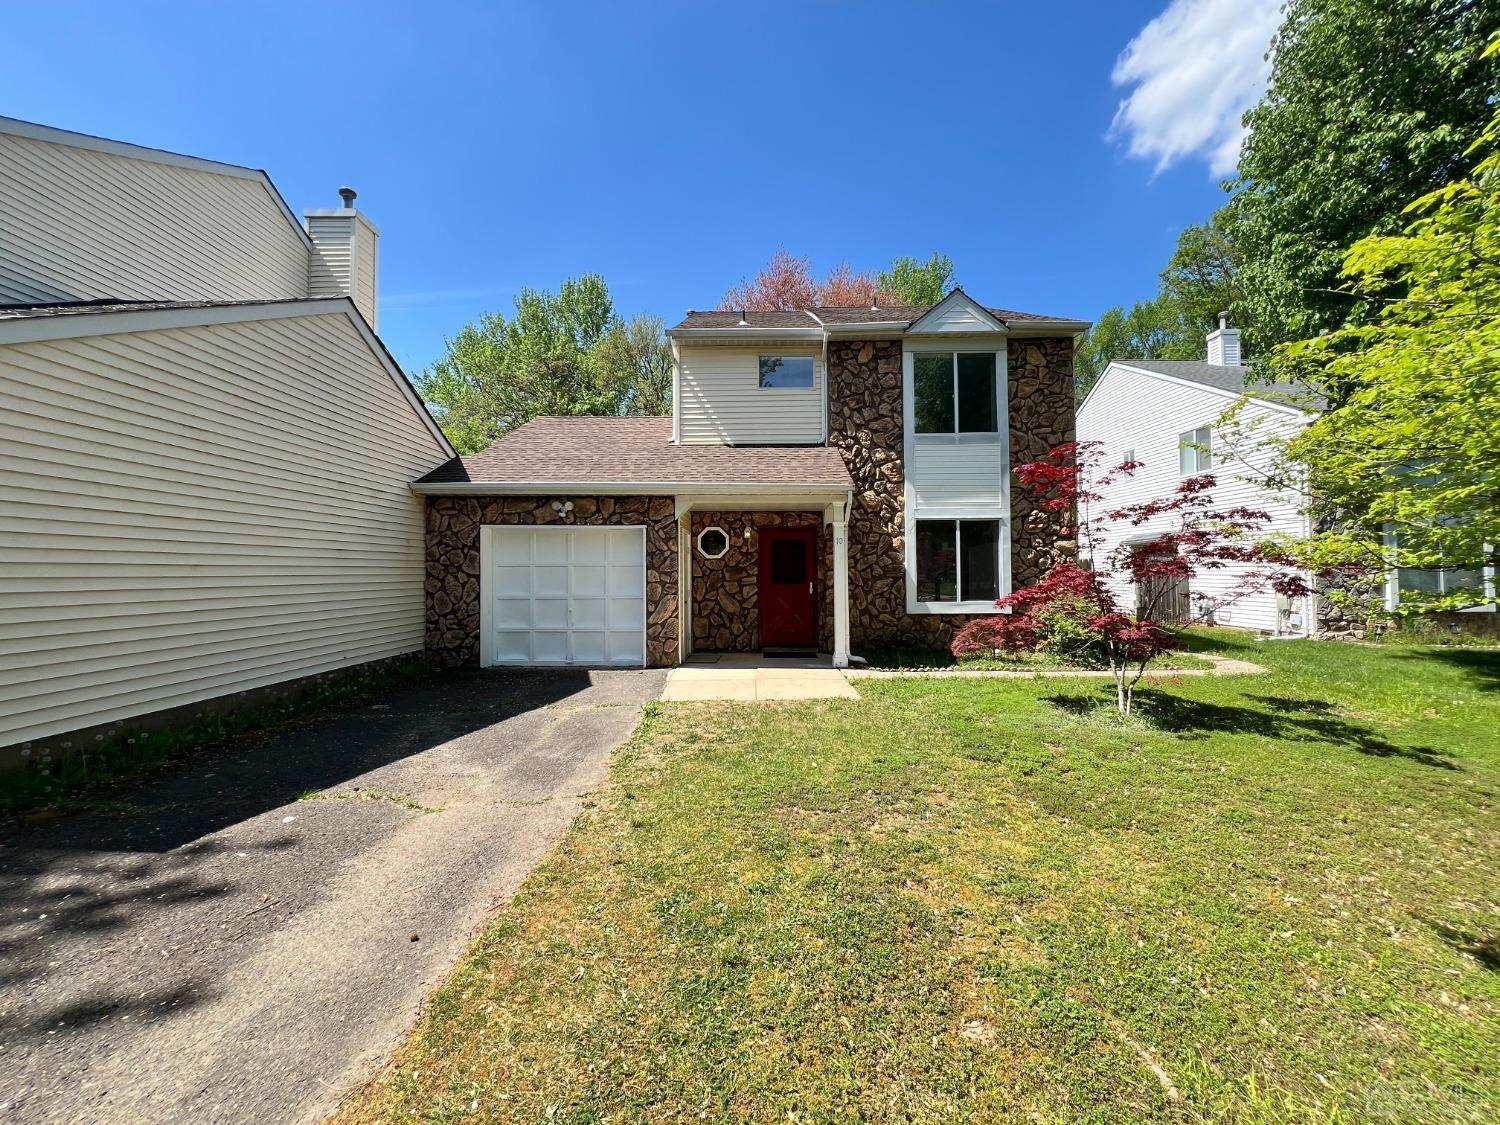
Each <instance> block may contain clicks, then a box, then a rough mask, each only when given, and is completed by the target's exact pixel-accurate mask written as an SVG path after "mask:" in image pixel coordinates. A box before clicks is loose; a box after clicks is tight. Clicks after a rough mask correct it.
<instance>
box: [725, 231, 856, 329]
mask: <svg viewBox="0 0 1500 1125" xmlns="http://www.w3.org/2000/svg"><path fill="white" fill-rule="evenodd" d="M880 299H881V293H880V280H879V278H877V277H876V276H875V275H874V274H873V273H855V272H854V267H853V266H851V265H850V264H849V263H848V262H847V261H843V262H840V263H839V264H838V265H837V266H835V267H834V269H833V272H831V273H830V274H829V275H828V276H827V277H826V278H824V279H823V280H822V281H819V280H818V279H817V277H816V276H814V274H813V268H812V259H811V258H799V257H797V256H796V255H794V254H792V253H791V252H790V251H788V250H787V248H786V247H785V246H782V247H780V248H778V249H777V251H776V252H775V253H774V254H772V255H771V260H770V261H769V262H768V263H766V265H765V266H763V267H762V268H761V270H760V272H759V273H757V274H756V275H755V276H754V277H749V278H745V279H743V280H741V281H740V283H739V284H738V285H732V286H730V287H729V292H727V293H725V294H724V300H723V301H722V302H721V304H720V306H719V307H720V308H724V309H733V310H736V311H738V310H742V309H748V310H757V311H760V312H770V311H778V310H779V311H793V312H795V311H797V310H799V309H810V308H817V307H818V306H820V305H871V304H875V303H877V302H879V301H880ZM809 323H811V322H809Z"/></svg>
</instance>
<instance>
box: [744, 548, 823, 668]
mask: <svg viewBox="0 0 1500 1125" xmlns="http://www.w3.org/2000/svg"><path fill="white" fill-rule="evenodd" d="M817 541H818V533H817V530H816V529H815V528H811V527H765V528H761V530H760V568H759V581H758V585H759V589H760V643H761V647H762V648H770V647H773V646H777V645H787V646H798V647H800V646H806V647H809V648H810V647H812V646H813V645H815V644H817V643H818V611H817V601H816V600H815V598H814V596H813V581H814V571H813V557H814V550H815V548H816V545H817Z"/></svg>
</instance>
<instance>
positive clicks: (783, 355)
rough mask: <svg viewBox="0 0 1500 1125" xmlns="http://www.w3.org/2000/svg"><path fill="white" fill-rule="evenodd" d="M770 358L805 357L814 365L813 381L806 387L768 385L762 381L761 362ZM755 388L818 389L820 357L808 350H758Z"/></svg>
mask: <svg viewBox="0 0 1500 1125" xmlns="http://www.w3.org/2000/svg"><path fill="white" fill-rule="evenodd" d="M768 359H805V360H807V361H808V362H809V363H810V364H811V366H812V382H811V383H808V384H807V386H805V387H768V386H766V385H765V384H764V383H762V382H761V381H760V378H761V376H760V368H761V364H762V363H763V362H764V361H765V360H768ZM755 389H756V390H758V391H771V392H773V393H774V392H776V391H816V390H817V389H818V357H817V356H815V355H810V354H809V353H807V352H756V353H755Z"/></svg>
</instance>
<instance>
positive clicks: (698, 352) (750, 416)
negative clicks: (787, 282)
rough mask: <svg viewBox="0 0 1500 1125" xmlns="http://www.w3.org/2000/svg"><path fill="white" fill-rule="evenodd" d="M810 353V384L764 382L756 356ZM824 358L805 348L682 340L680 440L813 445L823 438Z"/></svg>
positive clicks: (678, 411) (685, 441)
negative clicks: (701, 343) (710, 344)
mask: <svg viewBox="0 0 1500 1125" xmlns="http://www.w3.org/2000/svg"><path fill="white" fill-rule="evenodd" d="M763 355H810V356H812V357H813V385H812V386H811V387H809V388H805V389H804V388H791V387H762V386H761V385H760V357H761V356H763ZM823 379H824V373H823V358H822V356H821V355H820V354H819V353H817V352H816V351H814V350H812V349H808V348H791V347H786V346H783V345H774V344H767V345H763V346H760V347H757V348H732V347H708V346H697V347H694V346H691V345H683V346H682V347H681V348H680V349H679V360H678V388H679V400H678V402H677V403H676V404H675V409H676V411H677V421H678V425H679V426H680V427H681V429H680V434H681V437H680V440H681V441H682V442H684V443H686V444H711V445H725V444H727V445H816V444H818V443H820V442H822V441H823Z"/></svg>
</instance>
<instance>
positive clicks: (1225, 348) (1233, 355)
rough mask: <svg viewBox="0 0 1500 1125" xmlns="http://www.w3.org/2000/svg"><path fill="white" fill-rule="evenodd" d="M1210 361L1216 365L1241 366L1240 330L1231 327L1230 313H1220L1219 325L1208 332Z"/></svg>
mask: <svg viewBox="0 0 1500 1125" xmlns="http://www.w3.org/2000/svg"><path fill="white" fill-rule="evenodd" d="M1208 362H1209V363H1211V364H1213V365H1214V366H1215V367H1238V366H1240V330H1239V329H1238V328H1231V327H1229V314H1228V313H1227V312H1221V313H1220V314H1219V327H1218V328H1216V329H1215V330H1214V331H1212V332H1210V333H1209V334H1208Z"/></svg>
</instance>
